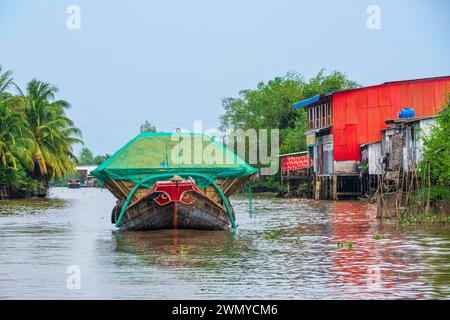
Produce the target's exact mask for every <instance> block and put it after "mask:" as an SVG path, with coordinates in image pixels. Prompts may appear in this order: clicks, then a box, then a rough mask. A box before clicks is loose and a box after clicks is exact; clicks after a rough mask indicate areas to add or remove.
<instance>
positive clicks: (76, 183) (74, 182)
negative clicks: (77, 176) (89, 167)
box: [67, 180, 81, 189]
mask: <svg viewBox="0 0 450 320" xmlns="http://www.w3.org/2000/svg"><path fill="white" fill-rule="evenodd" d="M67 187H68V188H69V189H79V188H80V187H81V183H80V180H69V182H68V183H67Z"/></svg>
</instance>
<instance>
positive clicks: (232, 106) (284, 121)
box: [221, 70, 359, 191]
mask: <svg viewBox="0 0 450 320" xmlns="http://www.w3.org/2000/svg"><path fill="white" fill-rule="evenodd" d="M358 86H359V85H358V84H357V83H356V82H354V81H351V80H349V79H348V78H347V76H346V75H345V74H344V73H341V72H338V71H335V72H332V73H331V74H329V75H325V72H324V70H322V71H320V72H319V73H318V74H317V75H316V76H315V77H314V78H312V79H311V80H309V81H305V80H304V79H303V77H302V76H301V75H300V74H298V73H295V72H289V73H287V74H286V75H285V76H282V77H275V78H274V79H272V80H269V81H268V82H267V83H264V82H261V83H259V84H258V85H257V87H256V89H246V90H242V91H240V92H239V96H238V97H237V98H233V97H227V98H224V99H223V100H222V105H223V107H224V109H225V114H224V115H222V117H221V129H222V130H224V131H225V130H235V129H243V130H247V129H256V130H258V129H279V130H280V153H289V152H296V151H304V150H306V137H305V131H306V113H305V110H303V109H297V110H295V109H293V108H292V104H293V103H295V102H298V101H300V100H303V99H307V98H310V97H312V96H314V95H317V94H320V93H327V92H334V91H339V90H344V89H351V88H355V87H358ZM247 148H248V146H247ZM278 180H279V178H278V177H277V176H276V175H274V176H270V177H266V178H264V179H263V180H262V182H261V183H260V184H261V185H260V186H255V188H254V189H255V190H256V191H259V189H258V187H261V188H263V189H264V188H265V189H275V190H277V189H279V186H278ZM264 185H265V186H264Z"/></svg>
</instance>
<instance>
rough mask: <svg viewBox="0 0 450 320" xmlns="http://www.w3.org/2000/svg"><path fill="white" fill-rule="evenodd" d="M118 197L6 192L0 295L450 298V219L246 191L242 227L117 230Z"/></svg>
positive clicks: (239, 203)
mask: <svg viewBox="0 0 450 320" xmlns="http://www.w3.org/2000/svg"><path fill="white" fill-rule="evenodd" d="M114 202H115V201H114V198H113V196H112V195H111V194H110V193H109V192H108V191H107V190H100V189H90V188H86V189H66V188H54V189H52V190H51V196H50V197H49V198H48V199H26V200H14V201H0V298H1V299H11V298H19V299H32V298H34V299H53V298H63V299H80V298H81V299H94V298H98V299H110V298H119V299H130V298H133V299H144V298H149V299H177V298H178V299H184V298H186V299H213V298H217V299H233V298H234V299H250V298H255V299H384V298H388V299H398V298H405V299H431V298H444V299H448V298H450V226H449V225H448V224H447V225H433V226H399V225H395V224H387V223H380V222H379V221H377V220H376V218H375V214H376V208H375V207H374V206H372V205H368V204H364V203H361V202H351V201H348V202H346V201H342V202H318V201H312V200H305V199H276V198H273V197H269V196H255V198H254V201H253V205H254V208H253V217H252V218H250V217H249V216H248V202H247V199H246V198H244V197H235V198H234V199H233V200H232V203H233V205H234V208H235V211H236V213H237V221H238V224H239V228H238V231H237V232H235V233H232V232H205V231H188V230H165V231H153V232H134V233H133V232H116V231H115V229H114V227H113V225H112V224H111V223H110V212H111V208H112V207H113V205H114ZM375 233H379V234H380V235H382V239H379V240H376V239H375V237H374V234H375ZM350 241H352V246H350V245H347V244H349V243H350ZM339 243H341V244H344V245H343V246H342V245H341V246H339V245H338V244H339ZM74 266H75V267H74ZM78 275H79V277H78ZM74 276H76V278H75V279H76V280H75V282H73V281H74V280H73V279H74V278H73V277H74ZM68 279H69V281H68ZM74 283H75V285H74ZM76 284H79V285H80V286H79V287H78V286H77V285H76Z"/></svg>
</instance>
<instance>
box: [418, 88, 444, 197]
mask: <svg viewBox="0 0 450 320" xmlns="http://www.w3.org/2000/svg"><path fill="white" fill-rule="evenodd" d="M449 98H450V97H449ZM449 100H450V99H449ZM423 147H424V148H423V162H422V165H421V171H422V172H425V173H427V172H428V169H429V171H430V173H429V174H430V181H431V184H432V186H433V188H432V190H431V191H432V198H435V199H444V198H445V199H450V190H449V185H450V102H449V103H447V106H446V107H445V108H444V109H443V111H442V112H441V113H440V114H439V115H438V116H437V117H436V125H435V126H433V127H432V128H431V131H430V134H429V135H424V136H423Z"/></svg>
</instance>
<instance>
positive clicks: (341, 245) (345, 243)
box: [337, 240, 353, 250]
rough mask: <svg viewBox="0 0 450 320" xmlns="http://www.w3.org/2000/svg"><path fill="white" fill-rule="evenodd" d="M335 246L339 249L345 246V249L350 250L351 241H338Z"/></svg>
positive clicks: (351, 246) (351, 247)
mask: <svg viewBox="0 0 450 320" xmlns="http://www.w3.org/2000/svg"><path fill="white" fill-rule="evenodd" d="M337 247H338V248H339V249H342V248H346V249H350V250H351V249H353V241H352V240H350V241H347V242H338V244H337Z"/></svg>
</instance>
